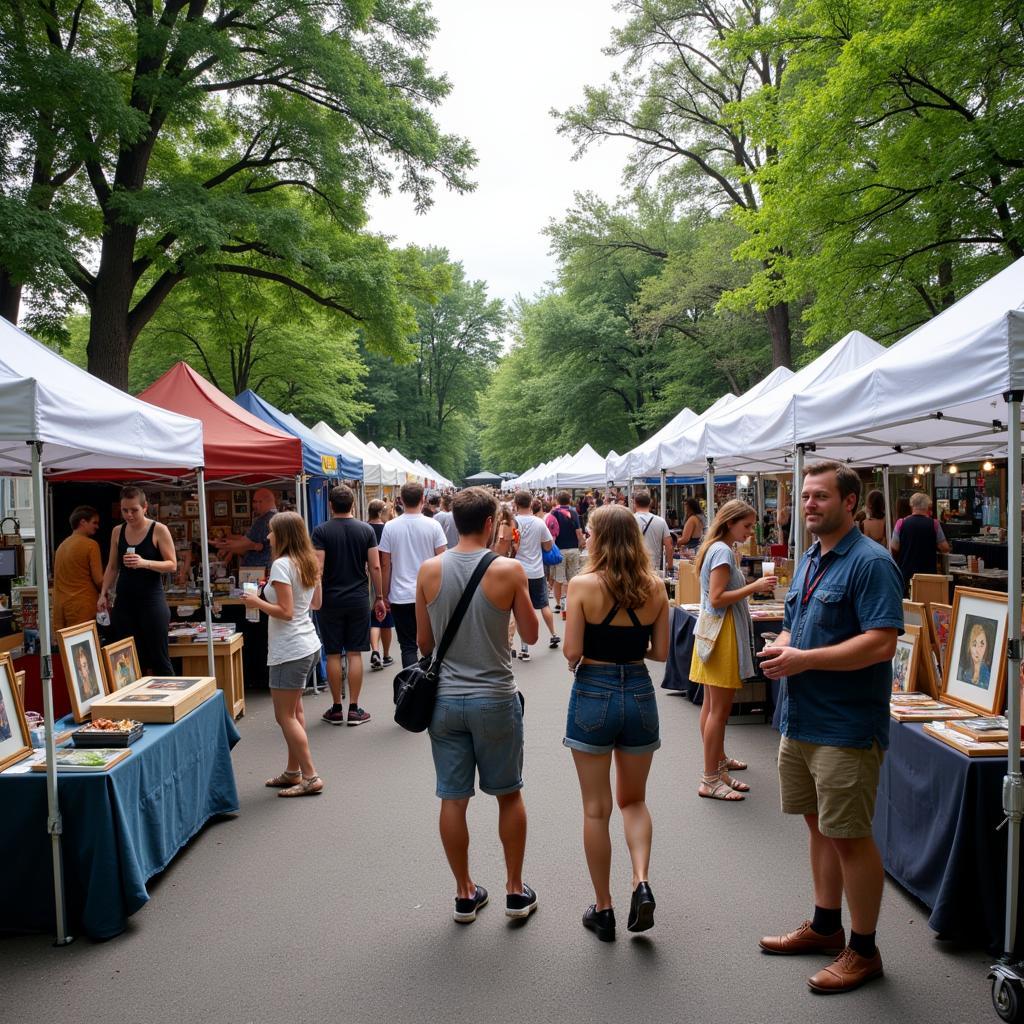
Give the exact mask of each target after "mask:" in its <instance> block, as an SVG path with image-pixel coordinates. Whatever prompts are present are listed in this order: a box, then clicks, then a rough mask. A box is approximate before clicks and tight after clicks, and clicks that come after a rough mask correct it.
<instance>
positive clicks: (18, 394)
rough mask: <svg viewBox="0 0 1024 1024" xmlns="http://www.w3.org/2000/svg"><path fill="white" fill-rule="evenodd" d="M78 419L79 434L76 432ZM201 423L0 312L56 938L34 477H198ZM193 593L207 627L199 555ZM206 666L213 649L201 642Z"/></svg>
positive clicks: (56, 856)
mask: <svg viewBox="0 0 1024 1024" xmlns="http://www.w3.org/2000/svg"><path fill="white" fill-rule="evenodd" d="M83 428H84V430H85V431H86V432H87V436H83ZM203 464H204V450H203V428H202V424H201V423H199V422H198V421H197V420H195V419H192V418H189V417H187V416H179V415H175V414H174V413H172V412H167V411H165V410H163V409H158V408H153V407H152V406H151V405H148V404H147V403H146V402H143V401H139V400H138V399H136V398H132V397H131V396H129V395H126V394H125V393H124V392H122V391H119V390H118V389H117V388H115V387H112V386H111V385H109V384H106V383H105V382H103V381H101V380H99V379H98V378H96V377H93V376H92V375H91V374H89V373H87V372H86V371H85V370H82V369H80V368H79V367H77V366H74V365H72V364H71V363H69V362H68V361H67V360H65V359H63V358H62V357H61V356H59V355H57V354H56V353H55V352H54V351H52V350H51V349H49V348H47V347H46V346H45V345H41V344H40V343H39V342H37V341H35V339H33V338H31V337H29V335H27V334H25V333H24V332H23V331H20V330H18V328H16V327H15V326H14V325H13V324H11V323H9V322H8V321H7V320H4V319H2V318H0V473H2V474H4V475H7V476H29V475H30V476H31V477H32V500H33V506H34V508H35V513H36V537H35V545H34V554H35V575H36V581H37V585H38V586H39V587H40V589H41V591H42V595H43V599H41V600H40V601H39V637H40V647H39V649H40V652H41V653H40V676H41V679H42V690H43V714H44V719H45V731H46V764H47V770H46V779H47V807H48V813H49V821H48V823H47V824H48V827H49V831H50V836H51V838H52V854H53V885H54V905H55V908H56V932H57V943H58V945H64V944H66V943H67V942H69V941H70V937H69V936H68V934H67V915H66V908H65V900H64V881H63V867H62V859H61V832H62V826H61V814H60V803H59V794H58V785H57V771H56V754H55V746H54V739H53V693H52V680H53V673H52V667H51V665H52V654H51V653H50V652H51V650H52V636H51V626H50V608H49V602H48V601H47V600H46V599H45V593H46V587H47V580H48V577H49V572H48V566H47V544H46V534H47V527H48V524H47V521H46V515H45V509H46V502H45V499H44V477H46V476H48V475H49V474H50V473H52V471H53V470H54V469H57V468H59V469H61V470H67V469H87V470H97V469H102V468H105V467H109V466H116V467H128V466H131V467H139V468H145V469H148V470H149V471H153V472H155V471H158V470H160V471H164V472H167V471H170V472H176V473H184V472H188V473H196V474H197V476H198V478H199V480H200V482H202V480H203ZM203 597H204V604H205V606H206V608H207V626H208V627H209V607H210V601H209V597H210V582H209V565H208V562H206V560H205V559H204V576H203ZM209 658H210V661H209V664H210V670H211V674H212V667H213V652H212V650H209Z"/></svg>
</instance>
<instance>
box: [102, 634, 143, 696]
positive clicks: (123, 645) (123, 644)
mask: <svg viewBox="0 0 1024 1024" xmlns="http://www.w3.org/2000/svg"><path fill="white" fill-rule="evenodd" d="M103 667H104V668H105V669H106V672H107V693H116V692H117V691H118V690H120V689H123V688H124V687H126V686H131V685H132V683H136V682H138V681H139V679H141V678H142V670H141V669H140V668H139V655H138V652H137V651H136V650H135V637H133V636H128V637H125V638H124V639H123V640H118V641H117V643H113V644H107V645H106V646H105V647H104V648H103Z"/></svg>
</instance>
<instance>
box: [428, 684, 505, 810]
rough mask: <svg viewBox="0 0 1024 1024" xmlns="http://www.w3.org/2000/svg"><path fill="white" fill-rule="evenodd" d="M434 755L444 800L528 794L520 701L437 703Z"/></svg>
mask: <svg viewBox="0 0 1024 1024" xmlns="http://www.w3.org/2000/svg"><path fill="white" fill-rule="evenodd" d="M429 732H430V750H431V753H432V754H433V757H434V771H435V772H436V774H437V795H438V796H439V797H440V798H441V799H442V800H464V799H466V798H467V797H471V796H472V795H473V793H474V789H473V782H474V780H475V776H476V773H477V771H478V770H479V772H480V789H481V790H482V791H483V792H484V793H489V794H490V795H491V796H504V795H505V794H506V793H514V792H515V791H516V790H518V789H522V788H523V708H522V704H521V703H520V701H519V698H518V697H517V696H515V695H513V696H511V697H438V698H437V703H436V704H435V705H434V715H433V718H431V720H430V729H429Z"/></svg>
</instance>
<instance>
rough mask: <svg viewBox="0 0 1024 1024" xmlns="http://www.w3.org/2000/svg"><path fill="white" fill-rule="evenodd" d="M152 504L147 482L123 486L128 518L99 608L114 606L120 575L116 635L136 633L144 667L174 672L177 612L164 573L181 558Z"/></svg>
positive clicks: (118, 534) (117, 537) (118, 533)
mask: <svg viewBox="0 0 1024 1024" xmlns="http://www.w3.org/2000/svg"><path fill="white" fill-rule="evenodd" d="M147 508H148V504H147V502H146V495H145V493H144V492H143V491H142V490H141V488H138V487H125V488H123V489H122V491H121V516H122V518H123V519H124V524H123V525H122V526H118V527H115V528H114V535H113V536H112V537H111V544H110V558H109V560H108V561H107V570H106V572H105V573H104V574H103V586H102V588H101V590H100V597H99V601H98V603H97V608H98V609H100V610H103V609H105V608H108V607H109V600H108V595H109V593H110V589H111V587H112V586H114V580H115V579H116V580H117V586H116V589H115V591H114V593H115V595H116V600H115V603H114V608H113V610H112V611H111V614H110V618H111V628H112V631H113V634H114V637H115V639H117V640H123V639H124V638H125V637H129V636H130V637H134V639H135V649H136V651H137V652H138V655H139V666H140V667H141V669H142V671H143V673H145V674H147V675H158V676H168V675H173V674H174V666H173V665H172V664H171V659H170V656H169V655H168V652H167V627H168V624H169V623H170V620H171V613H170V609H169V608H168V607H167V599H166V598H165V597H164V589H163V584H162V582H161V579H160V575H161V573H165V572H174V571H175V569H177V567H178V561H177V558H176V557H175V554H174V541H173V540H172V539H171V534H170V531H169V530H168V529H167V527H166V526H164V525H163V523H158V522H156V521H155V520H153V519H150V518H149V517H148V516H147V515H146V510H147ZM129 549H131V550H129Z"/></svg>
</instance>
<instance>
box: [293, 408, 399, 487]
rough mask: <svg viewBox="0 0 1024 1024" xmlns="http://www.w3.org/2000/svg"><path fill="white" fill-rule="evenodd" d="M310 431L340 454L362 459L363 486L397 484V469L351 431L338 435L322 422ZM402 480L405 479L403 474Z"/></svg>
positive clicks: (390, 485) (391, 485)
mask: <svg viewBox="0 0 1024 1024" xmlns="http://www.w3.org/2000/svg"><path fill="white" fill-rule="evenodd" d="M311 430H312V432H313V434H314V435H315V436H316V437H317V438H318V439H319V440H320V441H322V442H323V443H324V444H326V445H327V446H328V447H336V448H337V449H338V451H340V452H344V453H346V454H349V455H352V456H353V457H357V458H360V459H362V462H363V484H364V486H366V487H394V486H395V485H396V484H397V483H398V482H399V480H398V476H399V469H398V467H397V466H396V465H394V463H392V462H391V461H390V459H385V458H384V456H383V455H381V454H380V453H378V452H373V451H371V449H370V447H369V446H368V445H365V444H363V442H362V441H360V440H359V438H358V437H356V436H355V434H353V433H352V432H351V431H349V432H348V433H346V434H344V435H342V434H339V433H338V432H337V431H336V430H333V429H332V428H331V427H330V426H328V425H327V424H326V423H325V422H324V421H323V420H320V421H319V422H317V423H316V424H315V425H314V426H313V427H312V428H311ZM402 479H403V480H404V479H405V475H404V474H402Z"/></svg>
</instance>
